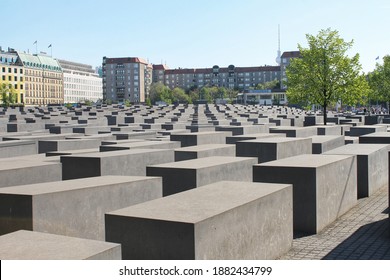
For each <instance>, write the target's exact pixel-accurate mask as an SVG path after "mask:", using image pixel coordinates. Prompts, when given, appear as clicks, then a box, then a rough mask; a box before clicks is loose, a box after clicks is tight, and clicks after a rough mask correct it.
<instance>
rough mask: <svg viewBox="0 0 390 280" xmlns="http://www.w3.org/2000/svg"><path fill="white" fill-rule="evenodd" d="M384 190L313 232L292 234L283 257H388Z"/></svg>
mask: <svg viewBox="0 0 390 280" xmlns="http://www.w3.org/2000/svg"><path fill="white" fill-rule="evenodd" d="M388 205H389V204H388V189H387V188H383V189H381V190H379V191H377V192H376V193H374V194H373V195H372V196H371V197H369V198H363V199H359V201H358V204H357V205H356V206H355V207H354V208H352V209H351V210H350V211H349V212H347V213H346V214H344V215H343V216H342V217H340V218H339V219H338V220H337V221H336V222H334V223H333V224H331V225H330V226H328V227H327V228H325V229H324V230H323V231H322V232H321V233H319V234H316V235H309V236H304V235H299V234H296V235H295V236H294V240H293V246H292V249H291V250H290V251H289V252H288V253H287V254H286V255H284V256H283V257H281V258H280V259H284V260H307V259H309V260H314V259H325V260H334V259H341V260H359V259H363V260H372V259H374V260H390V233H389V231H390V228H389V220H388V219H389V218H388V217H389V212H388V211H389V208H388Z"/></svg>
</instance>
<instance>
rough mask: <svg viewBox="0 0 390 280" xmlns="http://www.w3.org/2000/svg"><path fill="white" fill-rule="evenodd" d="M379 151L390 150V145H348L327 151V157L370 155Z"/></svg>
mask: <svg viewBox="0 0 390 280" xmlns="http://www.w3.org/2000/svg"><path fill="white" fill-rule="evenodd" d="M379 150H390V144H348V145H345V146H342V147H338V148H336V149H333V150H330V151H327V152H325V153H323V154H327V155H369V154H372V153H374V152H377V151H379Z"/></svg>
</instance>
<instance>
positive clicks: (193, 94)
mask: <svg viewBox="0 0 390 280" xmlns="http://www.w3.org/2000/svg"><path fill="white" fill-rule="evenodd" d="M198 99H199V89H197V88H194V89H192V90H190V91H189V92H188V102H189V103H191V104H192V103H194V102H195V101H196V100H198Z"/></svg>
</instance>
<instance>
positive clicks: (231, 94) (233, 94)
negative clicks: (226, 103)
mask: <svg viewBox="0 0 390 280" xmlns="http://www.w3.org/2000/svg"><path fill="white" fill-rule="evenodd" d="M237 94H238V90H236V89H232V88H228V89H227V90H226V97H227V98H229V100H230V102H231V103H232V102H233V99H235V98H236V97H237Z"/></svg>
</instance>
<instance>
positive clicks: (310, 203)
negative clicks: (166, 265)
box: [0, 155, 357, 259]
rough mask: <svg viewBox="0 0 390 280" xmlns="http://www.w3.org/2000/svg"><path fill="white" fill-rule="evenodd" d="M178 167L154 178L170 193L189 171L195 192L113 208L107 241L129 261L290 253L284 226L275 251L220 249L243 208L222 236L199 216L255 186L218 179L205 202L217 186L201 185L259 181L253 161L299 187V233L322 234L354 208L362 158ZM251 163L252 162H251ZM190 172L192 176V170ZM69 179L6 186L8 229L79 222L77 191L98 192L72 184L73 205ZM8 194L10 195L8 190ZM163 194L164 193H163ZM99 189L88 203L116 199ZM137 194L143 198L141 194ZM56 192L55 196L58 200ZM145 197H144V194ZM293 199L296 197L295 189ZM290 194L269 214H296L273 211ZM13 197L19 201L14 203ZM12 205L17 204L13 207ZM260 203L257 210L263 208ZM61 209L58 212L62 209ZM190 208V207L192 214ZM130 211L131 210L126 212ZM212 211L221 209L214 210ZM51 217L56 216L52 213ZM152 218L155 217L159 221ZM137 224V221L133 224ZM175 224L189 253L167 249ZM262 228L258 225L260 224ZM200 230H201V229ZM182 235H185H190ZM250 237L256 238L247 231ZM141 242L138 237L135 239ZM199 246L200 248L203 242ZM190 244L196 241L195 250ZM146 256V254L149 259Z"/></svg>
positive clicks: (266, 174)
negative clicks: (76, 219) (53, 183)
mask: <svg viewBox="0 0 390 280" xmlns="http://www.w3.org/2000/svg"><path fill="white" fill-rule="evenodd" d="M177 164H179V163H174V164H173V163H171V164H164V165H159V166H151V167H150V174H148V175H154V174H153V173H154V172H161V171H164V172H162V174H158V175H160V176H161V177H162V190H164V188H165V189H167V190H170V189H173V187H172V185H177V183H175V181H174V180H173V179H172V178H173V176H174V175H175V174H176V175H178V176H179V177H180V174H178V172H179V173H182V175H183V174H184V176H185V180H186V181H189V184H190V183H191V184H193V185H192V186H189V185H187V186H184V189H183V186H177V189H176V191H175V192H177V191H184V190H189V191H187V192H182V193H179V194H175V195H173V196H168V197H166V198H161V199H158V200H153V201H150V202H147V204H145V205H144V204H140V205H138V206H137V207H138V208H137V207H136V208H134V209H135V210H134V209H133V207H132V208H131V209H130V210H129V209H125V210H118V212H113V213H109V214H107V215H106V222H105V225H106V240H107V241H111V242H116V243H120V244H122V256H123V257H124V258H157V259H159V258H273V257H275V256H277V255H280V254H281V253H283V252H286V250H287V249H288V248H287V247H285V246H281V247H279V245H281V244H286V236H287V235H286V234H287V233H291V232H292V230H290V231H289V230H287V231H286V230H283V231H280V232H279V233H280V234H281V235H282V236H279V237H274V238H276V239H277V240H279V241H280V242H281V243H278V242H276V241H275V240H273V241H274V242H276V243H272V242H271V243H269V244H273V246H274V247H273V248H274V250H276V251H272V250H271V249H269V248H268V249H263V250H261V253H260V252H259V251H256V252H252V251H250V250H249V251H248V249H247V247H246V246H245V244H242V243H240V244H241V245H240V246H239V248H238V247H237V248H233V249H232V248H230V249H231V250H233V251H235V253H232V252H231V251H229V250H222V251H221V252H219V250H217V249H216V247H212V246H211V245H210V244H214V243H216V244H223V243H218V240H224V239H223V238H222V237H221V236H220V235H222V236H223V233H224V232H225V235H226V234H227V233H226V231H228V232H229V230H228V229H226V225H227V224H229V225H230V223H229V221H230V222H231V225H235V224H237V217H234V215H237V211H238V210H237V209H234V210H232V211H233V212H232V213H234V215H233V214H232V213H230V214H228V215H227V217H226V219H227V220H226V221H224V222H222V223H221V224H220V227H221V228H223V230H221V232H220V233H218V234H216V235H215V236H214V235H210V230H212V229H216V228H215V227H214V228H213V227H211V228H210V226H211V225H215V223H216V221H213V222H211V224H208V223H206V222H204V221H203V220H202V219H201V218H200V217H199V215H200V216H202V213H203V214H204V215H206V216H207V213H208V211H209V210H210V211H211V209H210V208H213V207H214V206H216V205H217V206H216V209H219V210H220V211H222V212H225V211H226V209H224V208H223V207H222V206H221V205H219V206H218V203H216V202H217V201H221V203H222V202H223V203H225V202H226V204H227V205H228V206H229V207H231V205H230V203H231V200H232V198H235V197H241V196H243V193H244V192H245V191H244V190H243V189H241V188H242V187H243V186H246V185H248V184H249V185H251V186H252V184H253V183H248V184H245V183H242V182H240V183H237V182H235V183H223V182H222V183H221V182H219V183H217V185H219V186H220V187H219V188H220V190H219V191H217V192H216V193H215V194H214V196H211V197H209V199H201V198H203V197H204V196H206V197H207V195H208V193H210V192H212V191H213V190H214V187H215V186H214V187H211V190H210V189H208V188H203V187H202V188H197V187H199V186H204V185H207V184H210V183H212V182H213V181H214V180H215V181H220V180H221V178H226V179H228V180H229V179H230V178H232V179H235V180H237V178H239V180H240V181H243V180H244V181H245V180H246V181H251V179H252V178H251V175H252V174H251V171H252V169H251V166H253V181H261V182H265V181H266V182H268V181H269V182H274V183H275V182H276V183H288V184H293V186H294V188H293V193H294V196H293V197H294V203H293V205H294V207H293V208H294V211H292V212H290V215H291V214H292V213H294V215H293V217H294V219H293V221H294V229H295V230H298V231H305V232H310V233H316V232H318V231H320V230H321V229H322V228H323V227H325V226H326V225H328V224H329V223H331V222H332V221H334V220H335V219H336V218H337V217H339V216H340V215H342V214H343V213H345V212H346V211H347V210H349V209H350V208H351V207H352V206H353V205H354V204H355V203H356V200H357V187H356V178H357V177H356V172H357V169H356V157H355V156H336V155H319V156H315V155H301V156H297V157H292V158H288V159H284V160H278V161H273V162H269V163H263V164H259V165H256V159H252V158H248V159H244V158H241V159H240V158H229V157H221V158H215V157H214V158H208V159H198V160H190V161H184V162H180V164H179V165H177ZM246 164H247V165H249V166H246ZM172 165H173V166H172ZM183 170H184V171H183ZM191 170H192V172H193V173H191ZM248 170H249V171H250V172H249V173H248ZM183 172H184V173H183ZM223 172H225V173H223ZM218 173H223V174H221V176H220V177H217V176H215V175H216V174H218ZM281 174H282V176H281ZM297 174H298V175H297ZM330 174H331V175H330ZM102 178H103V177H98V178H91V179H84V180H99V181H102V182H104V180H103V179H102ZM150 179H152V178H150ZM189 179H191V180H189ZM109 181H112V180H109ZM177 181H179V182H180V181H181V178H179V179H177ZM177 181H176V182H177ZM68 182H71V181H64V182H59V183H58V184H57V186H55V187H54V189H53V187H52V186H51V183H48V184H46V187H45V186H44V185H42V184H39V185H36V186H35V190H34V188H32V187H31V186H28V187H26V186H22V187H10V188H3V189H2V193H3V196H2V197H3V202H2V203H1V204H0V205H2V208H3V207H4V208H3V211H2V212H3V213H10V212H11V213H13V215H15V217H14V218H12V217H8V218H4V216H7V215H2V217H3V218H2V224H3V226H1V227H0V228H6V226H9V225H10V224H12V223H13V224H14V225H15V224H16V227H15V228H13V229H12V230H11V231H13V230H16V229H18V228H17V227H18V224H19V223H23V222H24V223H27V224H29V225H32V224H34V223H35V224H34V225H35V226H36V227H39V226H41V228H40V230H42V231H49V232H50V231H54V232H55V229H50V226H51V223H53V224H56V223H58V221H61V220H62V221H63V220H64V218H62V219H61V217H58V216H56V215H58V214H59V213H60V214H61V213H62V214H64V216H67V217H71V218H70V221H67V222H65V224H67V223H73V222H74V216H75V213H74V212H72V211H75V209H76V210H77V211H76V212H77V213H80V212H82V210H83V209H84V207H86V205H84V204H83V202H82V201H80V197H81V198H82V197H83V196H82V195H80V193H78V194H77V192H80V190H81V191H82V192H88V193H92V191H91V190H90V188H91V186H90V185H88V183H86V182H83V183H82V184H80V185H82V186H84V187H73V189H72V188H71V189H72V190H74V192H71V194H70V198H69V199H70V201H73V203H70V204H68V202H69V201H68V200H67V199H65V198H64V197H63V196H62V195H63V191H64V186H68ZM74 182H75V181H74ZM75 184H76V185H77V186H79V183H75ZM95 184H96V183H95ZM226 185H228V186H231V188H232V190H230V189H229V188H227V187H225V186H226ZM233 185H234V187H233ZM237 185H238V186H237ZM249 185H248V186H249ZM167 186H170V187H167ZM253 187H254V188H259V186H252V188H253ZM284 187H286V186H284ZM18 188H19V193H17V194H16V195H15V192H17V190H18ZM194 188H195V189H194ZM48 190H49V191H48ZM7 191H8V192H10V193H8V194H7ZM160 191H161V186H160ZM235 191H237V192H235ZM26 192H27V194H26ZM29 192H30V193H29ZM45 192H46V193H49V194H48V196H49V197H50V205H52V206H51V207H52V208H53V211H47V209H48V207H49V206H50V205H49V206H48V205H47V202H48V201H49V200H48V199H47V198H46V199H45V195H44V194H45ZM162 192H163V194H164V191H162ZM290 192H291V185H290ZM32 193H33V194H34V195H35V197H34V199H31V194H32ZM53 193H55V194H53ZM93 193H94V196H95V198H90V197H89V198H88V200H87V201H89V205H90V204H91V203H90V201H96V203H97V205H101V204H102V203H103V201H102V197H103V196H104V197H107V196H109V195H108V194H107V193H105V192H104V188H103V191H102V192H100V193H97V192H96V190H95V189H94V190H93ZM102 193H104V195H102ZM119 193H121V195H119V196H118V194H117V197H116V199H108V201H110V202H112V203H113V201H115V204H116V200H118V199H121V198H122V196H124V197H127V195H123V191H122V192H121V191H120V192H119ZM167 194H170V193H167ZM167 194H166V195H167ZM4 195H5V196H4ZM10 195H11V196H12V195H14V196H15V197H14V198H12V199H10V197H9V196H10ZM68 195H69V194H68ZM197 195H200V198H197ZM229 195H231V197H230V198H224V197H225V196H229ZM29 196H30V198H29ZM136 196H139V193H138V191H137V194H136ZM248 196H249V197H251V198H253V194H252V193H250V192H249V194H248ZM266 196H267V197H268V196H269V194H267V195H266ZM53 197H54V198H56V199H54V198H53ZM84 197H85V196H84ZM99 197H100V200H99ZM76 198H78V199H76ZM143 198H144V199H145V197H143ZM148 199H149V198H146V200H148ZM186 199H188V200H190V201H191V200H192V204H191V203H190V202H189V201H187V200H186ZM225 199H226V200H225ZM278 199H279V198H278ZM289 199H292V196H291V194H290V197H289ZM289 199H283V200H282V201H280V203H269V202H263V203H265V205H268V206H267V209H268V208H269V209H268V210H269V211H279V212H276V213H278V215H279V216H278V219H279V218H281V217H284V219H285V218H286V215H287V216H288V215H289V214H286V213H284V212H283V211H282V212H283V213H284V214H283V215H281V212H280V211H281V210H280V209H278V210H275V209H273V210H272V209H271V208H273V207H272V205H276V206H277V207H279V206H280V205H283V207H284V206H286V205H292V203H291V201H290V202H289ZM18 200H19V201H18ZM14 201H16V203H15V204H12V203H13V202H14ZM33 201H34V203H33ZM39 201H42V202H41V205H44V206H43V207H42V208H41V209H40V207H39V206H37V205H39V204H40V202H39ZM104 201H106V199H104ZM170 201H171V202H170ZM10 203H11V204H12V205H10ZM242 203H243V204H245V205H247V204H248V201H246V202H245V201H242ZM15 205H18V206H19V207H17V209H13V207H15ZM20 205H27V206H28V205H30V206H29V207H20ZM223 205H225V204H223ZM61 206H62V207H61ZM117 206H120V204H118V205H117ZM164 207H168V208H164ZM175 207H176V208H175ZM177 207H178V208H177ZM180 207H184V208H180ZM186 207H187V208H186ZM237 207H238V205H237V206H236V207H233V208H237ZM256 207H257V208H258V207H259V206H256ZM49 208H50V207H49ZM58 208H60V209H58ZM65 208H68V209H70V211H71V213H64V209H65ZM244 208H245V207H244ZM287 208H288V207H287ZM9 209H13V210H12V211H10V210H9ZM26 209H27V210H26ZM28 209H30V210H28ZM31 209H33V210H31ZM56 209H58V210H57V211H56ZM93 209H94V205H90V206H88V209H87V210H88V211H87V212H92V215H93V217H96V216H99V215H100V217H102V216H103V214H104V212H105V211H106V210H108V209H105V211H103V212H101V213H100V214H96V213H94V212H93ZM151 209H155V211H154V212H153V211H152V210H151ZM184 209H186V211H187V212H186V211H185V210H184ZM194 209H198V210H199V213H197V214H196V213H195V214H194ZM59 210H60V211H59ZM143 210H144V211H145V212H143V213H146V214H147V217H143V216H142V215H141V217H138V216H137V215H135V214H136V213H138V214H139V213H142V211H143ZM32 211H35V212H34V214H32ZM108 211H110V210H108ZM134 211H135V212H134ZM214 211H215V209H214ZM248 211H249V212H251V211H252V210H250V209H247V210H246V211H245V213H246V214H243V213H242V214H241V215H244V216H245V217H246V215H247V212H248ZM84 212H85V211H84ZM195 212H196V211H195ZM261 212H262V213H263V214H262V216H263V218H266V221H268V220H269V219H271V220H272V221H273V223H274V224H275V225H277V224H278V223H280V222H281V221H280V220H278V219H276V217H275V216H274V215H270V217H271V218H270V217H268V216H267V215H265V213H266V210H265V209H262V211H261ZM126 213H127V214H128V215H126ZM129 213H130V214H129ZM184 213H186V214H184ZM211 213H214V212H213V211H211ZM181 214H183V215H188V216H187V218H188V219H189V220H190V221H192V222H189V221H185V219H184V218H183V219H182V220H181V219H180V215H181ZM193 214H194V215H195V217H196V218H195V220H196V219H199V225H198V226H196V225H193V226H190V225H188V224H196V223H195V222H194V221H195V220H191V218H193V216H192V215H193ZM40 215H43V216H42V217H41V219H40ZM50 215H53V216H52V217H50ZM77 215H80V214H77ZM148 215H149V216H148ZM153 215H155V216H154V218H153ZM164 215H165V216H164ZM231 215H233V217H230V216H231ZM29 216H30V217H32V216H33V217H34V219H35V221H34V223H33V221H32V219H29V218H28V217H29ZM215 216H216V217H220V213H218V214H215V213H214V215H212V217H213V219H214V218H215ZM174 217H177V220H175V218H174ZM204 219H207V220H208V219H212V218H211V217H206V218H204ZM215 219H219V218H215ZM231 219H233V220H231ZM275 219H276V220H275ZM81 220H83V222H85V221H89V222H93V221H91V220H93V218H91V219H89V218H88V217H83V218H81ZM150 220H153V221H150ZM222 220H223V219H222ZM162 221H165V223H166V224H164V222H162ZM250 221H253V220H250ZM95 222H96V219H95ZM247 222H248V221H247V220H244V221H243V223H244V224H243V225H242V226H240V228H244V229H246V230H248V231H250V230H249V229H248V227H249V225H248V224H247ZM97 223H99V222H97ZM127 223H128V225H127ZM134 223H135V224H136V225H138V226H135V227H134ZM137 223H138V224H137ZM287 223H289V222H287ZM103 224H104V223H102V222H101V221H100V231H98V230H96V229H94V230H92V232H100V234H102V230H101V228H102V226H101V225H103ZM175 225H177V226H178V228H176V229H175V230H174V231H173V232H178V233H179V235H174V236H176V239H175V238H174V240H173V241H171V242H173V243H169V242H168V243H169V244H170V245H171V246H172V248H186V250H184V251H180V250H179V251H180V252H178V251H177V250H174V251H175V252H176V253H175V252H172V251H169V250H168V249H167V248H166V247H164V246H166V245H167V240H166V238H167V237H168V236H171V235H172V233H173V232H171V231H170V230H172V227H174V226H175ZM256 225H257V226H258V224H256ZM283 225H284V226H286V223H285V222H283ZM203 226H204V227H203ZM31 227H32V226H31ZM31 227H30V229H31ZM22 228H23V227H22ZM48 228H49V229H48ZM54 228H56V229H59V230H60V232H55V233H61V234H64V232H62V231H63V230H65V229H66V230H70V231H71V227H70V226H69V225H66V226H65V225H60V226H58V225H55V226H54ZM75 228H77V229H75V231H79V230H80V228H81V229H85V228H87V231H88V232H90V228H89V227H88V226H82V225H75ZM137 229H139V231H137ZM153 229H154V230H153ZM155 229H160V231H158V232H159V234H157V235H156V234H155V233H156V230H155ZM162 229H165V230H167V235H163V236H164V238H163V239H161V238H159V237H161V230H162ZM263 229H264V228H263ZM34 230H36V228H34ZM145 230H146V232H145ZM197 230H199V232H198V231H197ZM253 230H254V229H253ZM267 230H268V231H267V234H266V236H267V237H269V236H268V235H270V232H269V230H271V232H273V230H274V228H272V227H271V228H268V229H267ZM195 233H198V234H195ZM201 233H204V234H205V235H204V236H203V235H201ZM229 233H230V232H229ZM66 234H69V235H74V233H72V232H70V233H66ZM236 234H238V236H240V235H242V234H243V233H242V232H238V233H236ZM209 235H210V236H211V237H210V238H211V239H212V237H213V236H214V237H216V239H217V240H207V241H204V242H206V243H202V242H203V241H202V240H203V239H205V238H206V237H205V236H209ZM271 235H272V234H271ZM130 236H131V238H130ZM137 236H138V237H137ZM146 236H148V237H149V238H151V240H149V239H147V238H146ZM183 236H185V238H184V237H183ZM191 236H192V237H191ZM196 236H200V239H199V240H200V241H199V242H195V244H194V238H195V237H196ZM244 236H246V237H250V236H247V235H244ZM290 236H291V235H290ZM82 237H87V238H91V237H90V236H82ZM141 237H142V238H146V239H147V240H148V241H147V242H144V243H142V242H141V243H139V240H138V239H137V238H141ZM92 238H96V239H99V238H98V237H92ZM183 238H184V240H183ZM210 238H209V239H210ZM226 238H228V237H226ZM231 238H237V235H234V234H233V235H232V237H231ZM279 238H280V239H279ZM146 239H145V240H146ZM155 239H156V240H155ZM244 239H245V238H244ZM287 239H288V240H289V241H288V242H287V243H289V244H290V246H291V241H292V237H291V238H287ZM134 240H136V242H135V241H134ZM153 240H154V241H153ZM162 240H163V241H162ZM229 240H230V239H229ZM250 240H252V239H250ZM153 242H155V243H153ZM175 242H184V243H180V244H179V245H178V246H175V244H177V243H175ZM208 242H209V243H208ZM242 242H247V241H245V240H244V241H242ZM137 244H138V245H137ZM149 244H154V246H149ZM158 244H160V245H159V246H160V247H159V246H158ZM183 244H187V245H186V246H184V245H183ZM191 244H192V245H191ZM266 244H268V243H266ZM198 245H199V247H197V246H198ZM252 245H253V244H252ZM134 246H141V247H142V248H137V249H134ZM156 246H157V247H156ZM183 246H184V247H183ZM188 246H190V247H188ZM191 246H195V247H196V248H195V247H191ZM210 246H211V247H210ZM253 246H255V245H253ZM259 246H260V245H259ZM261 246H264V245H261ZM275 246H276V247H275ZM233 247H234V246H233ZM255 247H256V246H255ZM158 248H160V249H158ZM172 248H171V250H172ZM188 248H190V249H191V248H192V249H191V250H187V249H188ZM240 248H241V249H240ZM286 248H287V249H286ZM207 249H210V250H211V251H208V250H207ZM145 250H146V251H145ZM267 250H271V251H272V253H269V252H268V253H266V252H267ZM134 252H137V253H134ZM141 252H142V253H141ZM145 252H147V253H145ZM164 252H167V255H164ZM144 254H147V255H148V256H146V255H144ZM175 254H176V255H175ZM245 254H246V255H245ZM259 254H260V255H259ZM261 254H265V255H261Z"/></svg>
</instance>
